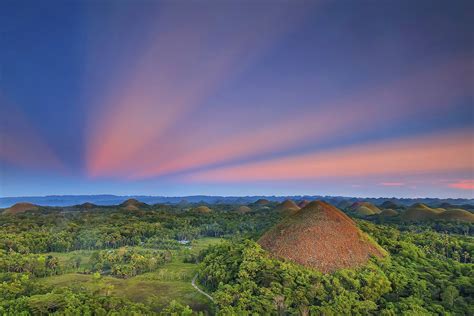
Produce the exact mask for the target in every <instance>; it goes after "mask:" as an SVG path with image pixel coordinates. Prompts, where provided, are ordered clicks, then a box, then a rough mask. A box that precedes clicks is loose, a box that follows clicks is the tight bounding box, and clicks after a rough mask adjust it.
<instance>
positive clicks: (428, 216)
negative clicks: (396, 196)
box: [402, 203, 441, 222]
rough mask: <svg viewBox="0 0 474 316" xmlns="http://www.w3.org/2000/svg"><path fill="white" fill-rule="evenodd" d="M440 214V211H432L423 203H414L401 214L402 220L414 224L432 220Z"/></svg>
mask: <svg viewBox="0 0 474 316" xmlns="http://www.w3.org/2000/svg"><path fill="white" fill-rule="evenodd" d="M440 212H441V211H440V210H438V209H432V208H431V207H429V206H427V205H425V204H423V203H416V204H413V205H412V206H410V207H409V208H408V209H407V210H406V211H405V212H404V213H403V214H402V219H404V220H406V221H414V222H418V221H428V220H434V219H436V218H437V215H438V214H439V213H440Z"/></svg>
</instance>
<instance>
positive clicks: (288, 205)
mask: <svg viewBox="0 0 474 316" xmlns="http://www.w3.org/2000/svg"><path fill="white" fill-rule="evenodd" d="M275 209H276V210H277V211H279V212H281V213H283V214H285V215H291V214H294V213H296V212H298V211H299V210H300V208H299V207H298V205H296V203H295V202H293V201H292V200H285V201H283V202H282V203H280V204H278V206H277V207H276V208H275Z"/></svg>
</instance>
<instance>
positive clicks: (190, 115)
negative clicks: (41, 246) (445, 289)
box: [0, 0, 474, 199]
mask: <svg viewBox="0 0 474 316" xmlns="http://www.w3.org/2000/svg"><path fill="white" fill-rule="evenodd" d="M473 9H474V3H473V2H472V1H457V2H455V3H449V4H448V3H447V2H445V1H417V2H416V3H413V2H410V1H399V2H388V1H387V2H378V3H373V2H371V1H362V2H358V3H353V2H349V1H347V2H346V1H337V2H336V1H332V2H331V1H329V2H326V1H306V0H298V1H293V2H286V1H275V3H274V4H273V5H272V6H269V5H268V4H265V2H263V1H262V2H259V1H255V2H250V1H248V2H247V1H226V2H221V1H215V0H205V1H202V2H187V3H184V2H173V1H145V0H139V1H120V2H117V1H109V0H104V1H101V2H94V1H88V0H83V1H81V0H73V1H67V2H64V1H58V0H47V1H42V2H41V3H38V2H36V1H32V0H21V1H3V2H2V3H1V4H0V26H1V27H2V29H4V30H6V31H5V33H4V34H5V35H6V36H2V37H1V38H0V45H1V46H2V48H4V49H2V51H0V60H2V65H1V67H0V81H1V88H0V197H27V196H30V197H36V196H46V195H102V194H100V193H98V192H110V194H113V195H128V196H137V195H144V196H150V195H152V196H153V195H155V194H156V192H160V194H162V195H159V196H168V197H170V196H174V197H182V196H192V195H206V196H295V195H301V196H304V195H315V192H316V193H317V194H316V195H321V196H348V197H361V198H363V197H365V198H369V197H370V198H377V197H389V196H390V197H396V198H425V197H429V198H441V199H447V198H453V199H456V198H461V199H473V198H474V107H473V99H474V89H473V86H474V63H473V61H474V43H473V41H472V19H471V16H470V14H469V12H472V10H473Z"/></svg>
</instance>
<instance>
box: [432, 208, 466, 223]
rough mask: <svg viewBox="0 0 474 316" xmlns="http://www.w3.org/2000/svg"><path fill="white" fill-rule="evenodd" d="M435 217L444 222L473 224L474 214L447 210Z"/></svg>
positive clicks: (459, 210)
mask: <svg viewBox="0 0 474 316" xmlns="http://www.w3.org/2000/svg"><path fill="white" fill-rule="evenodd" d="M437 217H438V218H439V219H441V220H445V221H460V222H468V223H474V214H472V213H471V212H469V211H466V210H462V209H449V210H446V211H444V212H441V213H439V214H438V216H437Z"/></svg>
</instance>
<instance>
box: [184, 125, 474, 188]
mask: <svg viewBox="0 0 474 316" xmlns="http://www.w3.org/2000/svg"><path fill="white" fill-rule="evenodd" d="M471 135H472V130H471V129H468V130H460V131H453V132H451V133H446V134H442V135H440V134H434V135H427V136H424V137H417V138H412V139H405V140H397V141H391V142H378V143H373V144H368V145H362V146H352V147H350V148H343V149H337V150H333V151H329V152H321V153H318V152H316V153H312V154H305V155H294V156H288V157H284V158H277V159H270V160H266V161H261V162H256V163H247V164H241V165H236V166H232V167H223V168H217V169H215V170H209V171H202V172H196V173H192V174H190V175H189V176H187V177H188V179H189V180H191V181H202V182H246V181H267V180H274V181H284V180H304V179H317V178H357V177H367V176H376V175H414V174H426V173H438V172H455V171H456V172H459V171H470V170H473V169H474V165H473V164H474V159H473V156H472V150H471V145H472V136H471Z"/></svg>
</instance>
